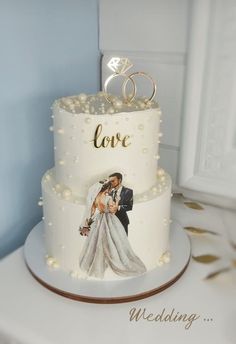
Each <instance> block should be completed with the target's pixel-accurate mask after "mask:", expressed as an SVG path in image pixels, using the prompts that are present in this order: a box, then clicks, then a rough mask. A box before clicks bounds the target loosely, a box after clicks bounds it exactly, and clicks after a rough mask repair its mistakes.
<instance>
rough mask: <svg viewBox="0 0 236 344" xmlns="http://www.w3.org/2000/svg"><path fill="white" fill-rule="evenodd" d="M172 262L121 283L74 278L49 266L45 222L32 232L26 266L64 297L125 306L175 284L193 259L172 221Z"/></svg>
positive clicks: (39, 280) (26, 249)
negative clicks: (46, 256) (46, 258)
mask: <svg viewBox="0 0 236 344" xmlns="http://www.w3.org/2000/svg"><path fill="white" fill-rule="evenodd" d="M170 251H171V261H170V263H168V264H164V265H163V266H161V267H156V268H155V269H153V270H151V271H147V272H146V273H145V274H143V275H140V276H137V277H133V278H126V279H120V280H111V281H104V280H90V279H78V278H77V279H75V278H72V277H71V276H70V275H69V273H66V272H64V271H62V270H60V269H58V270H54V269H51V268H49V267H48V266H47V265H46V261H45V255H46V248H45V244H44V237H43V223H42V222H40V223H38V224H37V225H36V226H35V227H34V228H33V229H32V230H31V232H30V233H29V235H28V237H27V239H26V242H25V245H24V257H25V262H26V265H27V267H28V269H29V271H30V272H31V274H32V275H33V277H34V278H35V279H36V280H37V281H38V282H39V283H40V284H42V285H43V286H44V287H46V288H47V289H49V290H51V291H53V292H54V293H57V294H59V295H61V296H64V297H67V298H70V299H73V300H76V301H83V302H89V303H101V304H106V303H110V304H111V303H123V302H132V301H136V300H140V299H144V298H147V297H149V296H152V295H154V294H157V293H160V292H162V291H163V290H165V289H167V288H169V287H170V286H172V284H174V283H175V282H176V281H177V280H178V279H179V278H180V277H181V276H182V275H183V273H184V272H185V270H186V269H187V266H188V264H189V260H190V257H191V246H190V241H189V239H188V236H187V234H186V233H185V231H184V230H183V229H182V228H181V226H180V225H178V224H177V223H175V222H173V223H172V224H171V228H170Z"/></svg>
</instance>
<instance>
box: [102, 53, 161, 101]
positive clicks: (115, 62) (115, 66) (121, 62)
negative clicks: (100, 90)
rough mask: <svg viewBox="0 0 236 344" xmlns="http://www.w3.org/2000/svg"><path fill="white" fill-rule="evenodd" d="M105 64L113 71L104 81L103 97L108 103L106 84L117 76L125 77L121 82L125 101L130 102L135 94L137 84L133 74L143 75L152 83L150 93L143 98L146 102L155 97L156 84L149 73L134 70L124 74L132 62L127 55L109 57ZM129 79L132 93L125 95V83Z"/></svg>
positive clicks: (109, 99) (109, 98) (131, 65)
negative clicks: (146, 97)
mask: <svg viewBox="0 0 236 344" xmlns="http://www.w3.org/2000/svg"><path fill="white" fill-rule="evenodd" d="M107 66H108V68H109V69H111V70H112V71H113V72H114V73H113V74H112V75H110V76H109V77H108V78H107V79H106V81H105V83H104V92H105V97H106V99H107V101H108V102H109V103H112V99H111V97H109V94H108V92H107V89H108V84H109V83H110V82H111V81H112V79H114V78H116V77H118V76H122V77H124V78H125V80H124V82H123V84H122V96H123V98H124V100H125V102H126V103H131V102H132V101H133V100H134V98H135V96H136V93H137V86H136V83H135V80H134V77H135V76H143V77H145V78H147V79H148V80H149V81H151V83H152V87H153V90H152V94H151V96H150V97H149V98H148V99H146V100H145V102H146V103H148V102H150V101H151V100H152V99H153V98H154V97H155V95H156V90H157V86H156V83H155V81H154V80H153V78H152V77H151V76H150V75H148V74H147V73H144V72H134V73H131V74H129V75H127V74H126V72H127V71H128V70H129V69H130V68H131V67H133V64H132V62H131V61H130V60H129V59H128V58H127V57H112V58H111V59H110V61H109V62H108V64H107ZM129 81H130V82H131V84H132V88H133V89H132V93H131V94H129V95H127V84H128V82H129Z"/></svg>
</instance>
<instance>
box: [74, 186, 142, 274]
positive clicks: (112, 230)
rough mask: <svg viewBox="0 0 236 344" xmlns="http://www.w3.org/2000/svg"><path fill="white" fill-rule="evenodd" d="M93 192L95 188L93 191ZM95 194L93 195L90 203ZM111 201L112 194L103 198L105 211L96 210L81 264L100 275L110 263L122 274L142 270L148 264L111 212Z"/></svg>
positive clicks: (91, 272)
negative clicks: (138, 255)
mask: <svg viewBox="0 0 236 344" xmlns="http://www.w3.org/2000/svg"><path fill="white" fill-rule="evenodd" d="M98 187H99V185H98ZM95 190H96V187H95ZM93 192H94V190H92V191H91V193H93ZM96 196H97V194H96ZM95 198H96V197H93V195H91V194H90V195H89V202H88V206H89V207H91V203H92V202H93V200H95ZM109 202H111V197H110V196H108V195H107V196H105V198H104V200H103V209H102V211H101V209H100V210H99V207H96V210H95V213H94V214H93V221H94V222H93V223H92V225H91V228H90V232H89V235H88V237H86V239H85V243H84V246H83V249H82V252H81V256H80V268H81V269H82V270H83V271H84V272H86V274H87V275H88V276H94V277H97V278H102V277H103V276H104V273H105V270H106V269H107V267H110V268H111V269H112V270H113V271H114V272H115V273H116V274H118V275H120V276H127V277H128V276H134V275H139V274H142V273H144V272H145V271H146V267H145V265H144V264H143V262H142V261H141V260H140V259H139V257H137V256H136V255H135V253H134V251H133V250H132V248H131V245H130V243H129V240H128V237H127V235H126V232H125V230H124V227H123V226H122V224H121V222H120V220H119V219H118V218H117V216H116V215H114V214H112V213H110V212H109ZM90 209H91V208H90Z"/></svg>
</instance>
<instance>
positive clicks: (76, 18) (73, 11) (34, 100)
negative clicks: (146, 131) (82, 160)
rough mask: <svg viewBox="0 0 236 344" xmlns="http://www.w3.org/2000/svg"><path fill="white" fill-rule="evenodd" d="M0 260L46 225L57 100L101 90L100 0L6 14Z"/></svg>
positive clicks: (9, 8)
mask: <svg viewBox="0 0 236 344" xmlns="http://www.w3.org/2000/svg"><path fill="white" fill-rule="evenodd" d="M0 85H1V86H0V87H1V89H0V119H1V124H0V128H1V131H0V152H1V153H0V154H1V158H0V192H1V196H0V199H1V206H0V221H1V223H0V257H1V256H4V255H6V254H7V253H9V252H11V251H12V250H14V249H15V248H16V247H18V246H19V245H21V244H22V243H23V242H24V240H25V237H26V235H27V233H28V232H29V231H30V229H31V228H32V227H33V226H34V225H35V224H36V223H37V222H38V221H39V220H40V218H41V216H42V214H41V208H39V207H38V205H37V202H38V199H39V197H40V196H41V188H40V182H41V177H42V174H43V173H44V171H45V170H46V169H48V168H50V167H51V166H52V165H53V141H52V134H51V133H50V132H49V130H48V127H49V126H50V125H51V118H50V115H51V113H50V106H51V104H52V102H53V100H54V99H56V98H58V97H61V96H65V95H71V94H76V93H80V92H88V93H90V92H96V91H97V90H98V89H99V51H98V9H97V1H96V0H42V1H39V0H20V1H18V0H8V1H2V2H1V10H0Z"/></svg>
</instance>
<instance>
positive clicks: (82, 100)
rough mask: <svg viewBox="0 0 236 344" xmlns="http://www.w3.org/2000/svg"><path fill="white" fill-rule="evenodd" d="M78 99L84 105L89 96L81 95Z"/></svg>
mask: <svg viewBox="0 0 236 344" xmlns="http://www.w3.org/2000/svg"><path fill="white" fill-rule="evenodd" d="M78 98H79V100H80V101H81V102H82V103H84V102H85V101H86V99H87V95H86V94H85V93H80V94H79V96H78Z"/></svg>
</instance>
